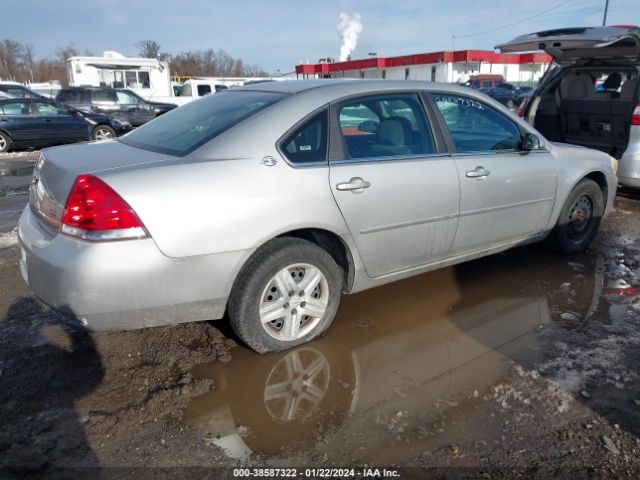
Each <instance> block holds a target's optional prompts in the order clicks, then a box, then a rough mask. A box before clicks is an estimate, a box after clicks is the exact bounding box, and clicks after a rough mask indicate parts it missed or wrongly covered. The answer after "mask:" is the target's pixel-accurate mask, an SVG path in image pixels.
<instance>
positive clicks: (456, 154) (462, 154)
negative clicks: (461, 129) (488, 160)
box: [450, 147, 549, 157]
mask: <svg viewBox="0 0 640 480" xmlns="http://www.w3.org/2000/svg"><path fill="white" fill-rule="evenodd" d="M548 152H549V150H547V148H546V147H544V148H536V149H535V150H478V151H476V152H452V153H450V155H451V156H452V157H475V156H480V155H506V154H509V153H516V154H519V155H528V154H530V153H548Z"/></svg>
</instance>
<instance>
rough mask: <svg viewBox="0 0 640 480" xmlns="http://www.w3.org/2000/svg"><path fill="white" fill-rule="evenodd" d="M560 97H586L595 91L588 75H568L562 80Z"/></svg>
mask: <svg viewBox="0 0 640 480" xmlns="http://www.w3.org/2000/svg"><path fill="white" fill-rule="evenodd" d="M561 88H562V98H570V99H580V98H587V97H589V96H591V95H593V94H594V93H595V86H594V85H593V80H592V79H591V76H589V75H580V74H575V75H570V76H568V77H566V78H565V79H564V80H563V81H562V87H561Z"/></svg>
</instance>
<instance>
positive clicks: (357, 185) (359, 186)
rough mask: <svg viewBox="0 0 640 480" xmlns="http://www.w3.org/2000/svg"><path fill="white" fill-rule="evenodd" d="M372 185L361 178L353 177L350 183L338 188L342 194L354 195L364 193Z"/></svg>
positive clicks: (338, 185)
mask: <svg viewBox="0 0 640 480" xmlns="http://www.w3.org/2000/svg"><path fill="white" fill-rule="evenodd" d="M370 186H371V183H369V182H365V181H364V180H363V179H362V178H360V177H353V178H352V179H351V180H349V181H348V182H344V183H338V184H337V185H336V188H337V189H338V190H340V191H341V192H346V191H351V192H353V193H362V192H364V189H365V188H369V187H370Z"/></svg>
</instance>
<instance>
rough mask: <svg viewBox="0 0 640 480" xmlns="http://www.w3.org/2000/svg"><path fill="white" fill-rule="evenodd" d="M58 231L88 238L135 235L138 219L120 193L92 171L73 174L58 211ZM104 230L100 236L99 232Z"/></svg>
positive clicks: (141, 233)
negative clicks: (69, 188) (65, 202)
mask: <svg viewBox="0 0 640 480" xmlns="http://www.w3.org/2000/svg"><path fill="white" fill-rule="evenodd" d="M62 231H63V232H64V233H67V234H71V235H75V236H79V237H83V238H87V239H90V240H109V239H118V238H139V237H141V236H144V226H143V225H142V222H141V221H140V219H139V218H138V216H137V215H136V213H135V212H134V211H133V209H132V208H131V207H130V206H129V204H128V203H127V202H125V201H124V200H123V199H122V197H121V196H120V195H118V194H117V193H116V192H115V191H114V190H113V189H112V188H111V187H110V186H109V185H107V184H106V183H104V182H103V181H102V180H100V179H99V178H97V177H94V176H93V175H87V174H84V175H79V176H78V177H77V178H76V181H75V183H74V184H73V187H72V188H71V193H69V198H67V204H66V205H65V207H64V213H63V215H62ZM103 232H104V233H107V232H108V233H107V235H106V236H101V235H100V234H101V233H103Z"/></svg>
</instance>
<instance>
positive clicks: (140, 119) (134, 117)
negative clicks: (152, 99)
mask: <svg viewBox="0 0 640 480" xmlns="http://www.w3.org/2000/svg"><path fill="white" fill-rule="evenodd" d="M116 95H117V97H118V104H119V105H120V112H122V113H121V114H122V115H123V116H125V117H126V118H127V119H128V120H129V123H131V125H133V126H134V127H139V126H140V125H143V124H145V123H147V122H148V121H149V120H151V119H152V118H153V116H154V115H155V112H154V111H153V109H151V108H150V106H149V105H148V104H147V103H145V102H143V101H142V99H140V98H138V97H137V96H136V95H134V94H132V93H130V92H128V91H126V90H118V91H116Z"/></svg>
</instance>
